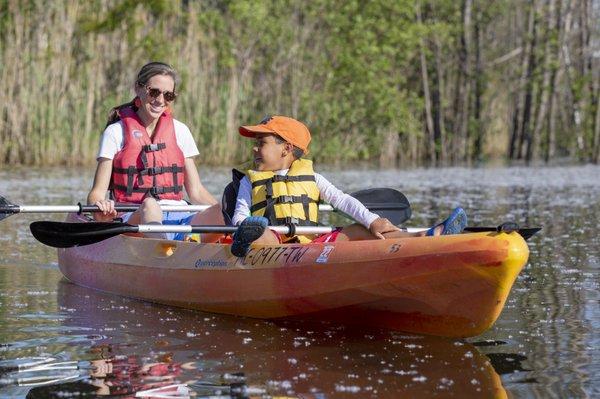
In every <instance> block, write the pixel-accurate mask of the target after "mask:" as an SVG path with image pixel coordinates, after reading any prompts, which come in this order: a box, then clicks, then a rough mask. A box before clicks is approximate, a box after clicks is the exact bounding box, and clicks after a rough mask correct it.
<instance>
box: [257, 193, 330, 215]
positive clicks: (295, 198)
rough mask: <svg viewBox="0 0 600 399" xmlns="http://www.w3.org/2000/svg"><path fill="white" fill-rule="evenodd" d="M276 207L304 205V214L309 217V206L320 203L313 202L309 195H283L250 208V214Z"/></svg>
mask: <svg viewBox="0 0 600 399" xmlns="http://www.w3.org/2000/svg"><path fill="white" fill-rule="evenodd" d="M269 203H270V204H272V205H275V204H303V205H305V206H304V208H305V209H304V213H305V215H308V206H309V205H310V204H311V203H313V204H318V203H319V202H318V201H315V200H313V199H312V198H310V197H309V196H308V195H306V194H302V195H282V196H280V197H276V198H270V199H267V200H265V201H261V202H259V203H257V204H253V205H252V206H251V207H250V212H256V211H257V210H259V209H262V208H266V207H267V205H270V204H269Z"/></svg>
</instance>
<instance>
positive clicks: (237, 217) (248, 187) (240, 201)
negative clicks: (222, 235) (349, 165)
mask: <svg viewBox="0 0 600 399" xmlns="http://www.w3.org/2000/svg"><path fill="white" fill-rule="evenodd" d="M288 170H289V169H282V170H277V171H275V172H274V173H275V174H276V175H280V176H283V175H286V174H287V173H288ZM315 182H316V184H317V188H318V189H319V192H320V195H321V199H322V200H324V201H325V202H328V203H330V204H331V206H333V207H334V208H335V209H337V210H339V211H341V212H343V213H345V214H346V215H348V216H350V217H351V218H352V219H354V220H356V221H357V222H358V223H360V224H362V225H363V226H365V227H366V228H369V226H370V225H371V223H373V221H374V220H375V219H377V218H378V217H379V216H378V215H377V214H375V213H373V212H371V211H369V210H368V209H367V208H366V207H365V206H364V205H363V204H362V203H361V202H360V201H359V200H357V199H356V198H354V197H352V196H351V195H349V194H346V193H344V192H343V191H341V190H338V189H337V188H336V187H335V186H334V185H333V184H331V183H330V182H329V180H327V179H326V178H324V177H323V176H321V175H320V174H318V173H315ZM250 206H252V184H251V183H250V180H249V179H248V177H247V176H245V177H244V178H243V179H242V180H241V181H240V189H239V191H238V196H237V200H236V203H235V212H234V214H233V220H232V221H233V224H234V225H239V224H240V223H241V222H242V221H243V220H244V219H246V218H247V217H248V216H250V215H251V212H250Z"/></svg>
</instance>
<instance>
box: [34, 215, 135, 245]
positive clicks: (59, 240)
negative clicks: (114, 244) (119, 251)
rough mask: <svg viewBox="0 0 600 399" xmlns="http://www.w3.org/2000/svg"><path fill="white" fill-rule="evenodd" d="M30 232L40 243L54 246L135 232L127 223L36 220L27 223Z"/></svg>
mask: <svg viewBox="0 0 600 399" xmlns="http://www.w3.org/2000/svg"><path fill="white" fill-rule="evenodd" d="M29 228H30V229H31V234H33V236H34V237H35V239H36V240H38V241H39V242H41V243H42V244H45V245H48V246H50V247H54V248H70V247H77V246H82V245H90V244H95V243H97V242H100V241H103V240H106V239H108V238H111V237H114V236H116V235H119V234H123V233H130V232H136V231H137V226H132V225H129V224H127V223H112V222H100V223H65V222H49V221H38V222H33V223H31V224H30V225H29Z"/></svg>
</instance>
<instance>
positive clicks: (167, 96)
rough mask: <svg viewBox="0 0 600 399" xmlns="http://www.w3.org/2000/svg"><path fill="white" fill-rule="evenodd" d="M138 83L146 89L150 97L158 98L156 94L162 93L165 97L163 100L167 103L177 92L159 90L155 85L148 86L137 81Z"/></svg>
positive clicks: (173, 98)
mask: <svg viewBox="0 0 600 399" xmlns="http://www.w3.org/2000/svg"><path fill="white" fill-rule="evenodd" d="M139 85H140V86H141V87H143V88H144V89H146V93H147V94H148V95H149V96H150V97H152V98H158V96H160V95H161V94H162V95H163V97H164V98H165V101H166V102H169V103H170V102H171V101H174V100H175V99H176V98H177V93H175V92H174V91H160V90H159V89H157V88H156V87H150V86H147V85H143V84H141V83H139Z"/></svg>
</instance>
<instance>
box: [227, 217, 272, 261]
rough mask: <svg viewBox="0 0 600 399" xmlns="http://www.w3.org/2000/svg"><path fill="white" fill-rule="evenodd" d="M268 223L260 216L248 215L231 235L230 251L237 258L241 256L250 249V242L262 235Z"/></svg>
mask: <svg viewBox="0 0 600 399" xmlns="http://www.w3.org/2000/svg"><path fill="white" fill-rule="evenodd" d="M268 225H269V220H268V219H267V218H265V217H262V216H250V217H247V218H246V219H244V221H243V222H242V223H240V225H239V227H238V229H237V231H236V232H235V234H234V235H233V243H232V244H231V253H232V254H233V255H235V256H237V257H238V258H243V257H244V256H246V254H247V253H248V250H249V249H250V244H252V242H254V241H255V240H256V239H258V238H259V237H260V236H262V235H263V233H264V232H265V229H266V228H267V226H268Z"/></svg>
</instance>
